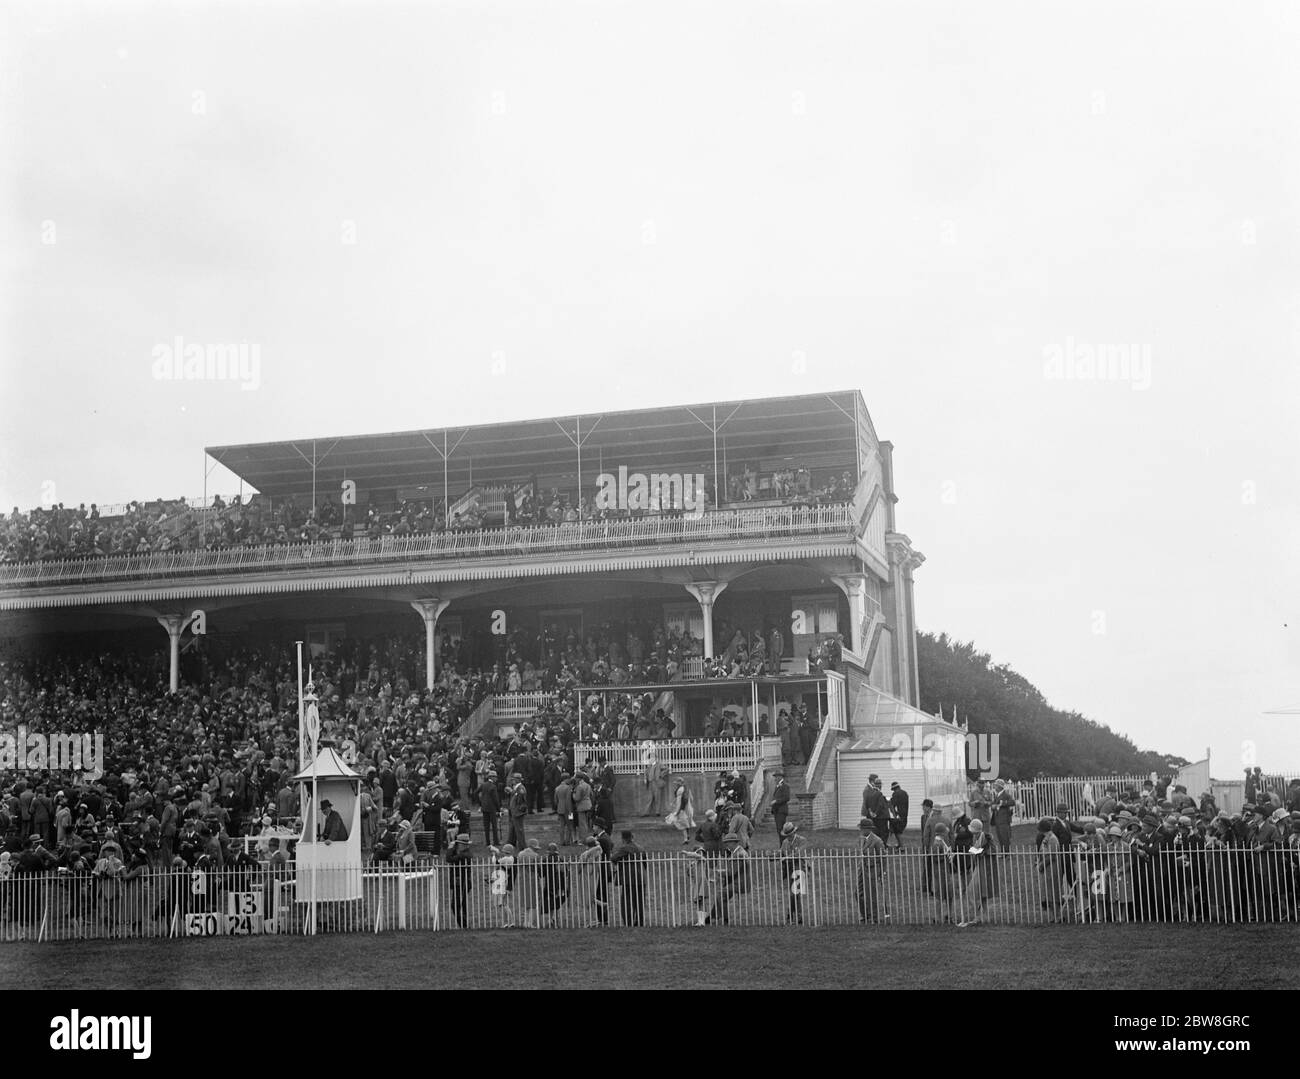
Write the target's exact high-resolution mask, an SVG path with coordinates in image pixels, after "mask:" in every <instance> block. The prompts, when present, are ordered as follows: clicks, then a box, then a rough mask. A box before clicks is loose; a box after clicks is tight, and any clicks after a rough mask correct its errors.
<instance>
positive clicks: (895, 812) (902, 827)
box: [884, 783, 911, 850]
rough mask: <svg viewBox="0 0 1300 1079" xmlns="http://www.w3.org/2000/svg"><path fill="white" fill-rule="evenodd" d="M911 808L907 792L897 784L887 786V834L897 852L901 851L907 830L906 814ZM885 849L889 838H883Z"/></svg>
mask: <svg viewBox="0 0 1300 1079" xmlns="http://www.w3.org/2000/svg"><path fill="white" fill-rule="evenodd" d="M910 807H911V802H910V799H909V798H908V794H907V791H905V790H903V788H902V787H900V786H899V785H898V784H897V783H891V784H890V785H889V808H890V811H891V812H890V817H889V833H890V835H892V836H893V837H894V842H895V844H896V845H897V847H898V849H899V850H902V849H903V833H904V832H905V831H906V830H907V812H908V809H909V808H910ZM884 840H885V847H886V848H888V847H889V836H885V837H884Z"/></svg>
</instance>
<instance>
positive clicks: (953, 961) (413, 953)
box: [0, 925, 1300, 989]
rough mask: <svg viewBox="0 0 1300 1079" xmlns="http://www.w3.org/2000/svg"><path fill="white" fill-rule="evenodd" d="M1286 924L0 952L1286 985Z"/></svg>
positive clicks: (883, 980)
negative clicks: (1155, 979) (1156, 979)
mask: <svg viewBox="0 0 1300 1079" xmlns="http://www.w3.org/2000/svg"><path fill="white" fill-rule="evenodd" d="M1297 969H1300V929H1297V928H1296V927H1293V926H1285V925H1242V926H1208V925H1165V926H1141V925H1130V926H1126V925H1092V926H1077V925H1076V926H1037V927H1029V926H979V927H975V928H973V929H969V930H960V929H955V928H951V927H947V926H944V927H939V926H916V927H909V928H900V929H876V928H872V929H870V930H867V929H862V928H857V927H843V928H833V929H830V928H828V929H812V928H806V927H805V928H799V929H787V930H774V929H749V928H739V927H732V928H727V927H721V926H718V927H710V928H708V929H700V930H696V929H694V928H690V929H686V928H684V929H676V930H673V929H642V930H636V929H609V930H600V931H597V930H547V931H542V932H538V931H526V930H499V931H487V932H472V933H457V932H443V933H433V932H410V933H388V934H382V935H379V936H374V935H367V934H357V935H353V936H329V937H326V936H321V937H315V938H310V939H309V938H305V937H261V938H248V939H234V938H229V937H226V938H215V939H210V940H199V939H195V940H178V941H83V942H69V943H58V944H42V945H32V944H6V945H0V989H13V988H18V987H23V988H27V989H30V988H32V987H33V986H42V985H44V986H52V987H53V986H59V987H67V986H85V987H88V988H102V989H109V988H178V989H184V988H196V989H197V988H202V989H217V988H222V989H234V988H238V989H301V988H303V987H304V985H308V986H310V987H311V988H320V989H340V988H371V989H375V988H385V989H386V988H391V987H393V986H403V987H413V988H414V987H423V988H457V989H479V988H484V989H486V988H505V987H508V986H509V985H510V982H509V980H508V979H506V978H504V976H503V971H513V972H527V977H528V982H529V984H530V985H541V986H546V985H553V984H557V983H556V981H555V980H553V979H554V978H560V977H562V976H563V977H566V978H567V979H568V984H574V985H581V986H583V987H585V988H592V989H619V988H638V989H657V988H669V987H675V988H681V987H683V986H689V987H690V988H694V989H714V988H752V989H758V988H777V987H779V988H783V989H814V988H816V989H852V988H873V989H987V988H989V986H990V984H991V979H992V978H994V977H995V976H996V977H997V978H998V979H999V984H1000V985H1001V986H1003V987H1006V988H1019V989H1116V988H1145V987H1149V986H1150V985H1151V984H1152V978H1153V977H1154V976H1157V975H1158V977H1159V980H1160V982H1161V984H1165V985H1177V986H1179V987H1180V988H1207V989H1233V988H1244V987H1246V986H1247V985H1249V986H1250V987H1251V988H1257V989H1283V988H1286V989H1290V988H1294V987H1295V984H1296V970H1297Z"/></svg>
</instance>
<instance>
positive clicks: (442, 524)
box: [0, 467, 853, 562]
mask: <svg viewBox="0 0 1300 1079" xmlns="http://www.w3.org/2000/svg"><path fill="white" fill-rule="evenodd" d="M506 489H507V490H509V491H511V492H514V493H512V494H511V495H510V496H509V497H506V498H505V499H504V516H502V515H501V514H499V513H498V514H496V515H493V516H491V518H490V519H489V514H488V513H487V511H486V510H485V508H484V507H482V506H481V505H480V504H479V503H477V502H476V501H474V500H472V499H471V500H467V501H466V502H465V504H464V505H463V506H460V507H459V508H454V511H453V512H451V513H448V512H447V510H446V508H445V506H444V503H443V500H442V499H424V500H419V501H416V500H402V501H400V502H399V503H398V504H397V505H395V506H394V507H393V508H392V509H391V510H385V509H383V508H381V507H379V506H374V505H370V506H352V505H344V504H342V503H341V502H340V501H339V499H338V498H336V497H335V496H333V495H329V496H326V497H325V498H323V499H321V500H320V501H319V502H318V503H317V505H316V506H315V508H312V507H311V506H310V505H307V506H306V507H304V506H303V505H301V504H300V503H299V501H297V500H295V499H292V498H285V499H277V500H270V499H267V498H264V497H263V496H261V495H256V494H255V495H251V496H250V497H248V498H246V499H245V498H242V497H240V496H238V495H236V496H233V497H231V498H230V499H229V500H227V499H225V498H223V497H222V496H220V495H215V496H213V498H212V501H211V503H210V505H208V506H207V507H206V509H205V508H198V509H196V508H194V507H193V506H192V505H190V503H189V501H188V500H186V499H183V498H182V499H174V500H168V499H155V500H153V501H149V502H131V503H129V504H128V505H127V506H125V507H124V508H122V509H121V510H120V512H117V513H116V515H114V516H111V517H110V516H106V515H104V514H102V513H101V511H100V509H99V507H98V505H97V504H95V503H92V504H91V505H90V506H89V507H87V506H86V505H85V504H84V503H82V504H80V505H78V506H76V507H71V506H65V505H64V504H63V503H61V502H60V503H56V504H54V505H52V506H49V507H38V508H36V509H32V510H30V511H28V512H23V511H21V510H19V508H18V507H17V506H15V507H14V508H13V510H12V511H11V512H10V513H9V514H8V515H7V516H0V562H31V561H53V560H61V559H87V558H97V557H103V556H109V555H133V554H139V555H144V554H150V553H153V552H165V551H196V550H220V549H225V548H232V547H267V546H286V545H291V544H303V543H317V542H322V541H327V540H354V539H362V538H365V539H370V540H378V539H382V538H383V537H385V536H397V537H403V536H418V535H430V534H433V533H437V532H443V531H447V530H452V531H463V530H478V529H483V528H486V527H506V528H510V527H522V526H546V525H558V524H564V523H575V522H581V521H593V520H603V519H608V518H611V517H620V516H628V515H630V513H629V511H627V510H617V509H609V508H603V507H602V508H598V507H597V503H596V499H595V497H594V494H589V495H583V496H582V497H580V498H579V497H575V496H573V495H572V494H566V493H564V492H562V491H561V490H559V489H558V488H551V489H550V490H549V491H546V490H543V489H542V488H539V487H538V486H537V484H536V483H535V482H533V483H528V484H524V485H521V486H515V485H506ZM727 494H728V496H729V498H730V501H731V502H732V503H736V504H743V503H746V502H750V501H754V500H769V499H775V500H779V501H781V502H785V503H792V504H795V505H812V504H816V503H821V502H842V501H847V500H848V499H849V498H851V497H852V494H853V481H852V477H851V475H850V473H848V472H843V473H841V474H833V473H831V472H827V474H826V476H825V478H824V480H823V481H822V482H820V483H814V481H813V478H812V473H811V472H810V471H809V470H808V469H806V468H802V467H801V468H797V469H796V468H784V469H780V470H777V471H774V472H764V473H762V474H760V473H759V472H758V471H756V470H755V469H754V468H752V467H747V468H745V469H744V470H743V471H742V472H739V473H733V474H731V475H730V476H728V478H727ZM706 498H707V502H708V504H709V505H712V504H713V494H712V491H711V490H709V491H708V492H707V494H706ZM308 502H310V500H308ZM636 512H638V513H639V512H642V511H636ZM645 512H648V511H645ZM665 512H671V511H665Z"/></svg>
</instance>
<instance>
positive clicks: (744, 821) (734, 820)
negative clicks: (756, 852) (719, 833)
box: [727, 808, 754, 850]
mask: <svg viewBox="0 0 1300 1079" xmlns="http://www.w3.org/2000/svg"><path fill="white" fill-rule="evenodd" d="M727 832H728V834H730V835H734V836H738V837H739V838H740V845H741V846H742V847H744V848H745V849H746V850H749V841H750V839H751V838H752V836H753V834H754V825H753V823H752V822H751V821H750V819H749V817H748V816H747V815H746V813H745V811H744V809H743V808H741V809H737V810H736V811H735V812H734V813H733V814H732V815H731V823H730V824H729V825H728V826H727Z"/></svg>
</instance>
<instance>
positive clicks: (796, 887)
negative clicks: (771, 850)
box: [778, 822, 809, 925]
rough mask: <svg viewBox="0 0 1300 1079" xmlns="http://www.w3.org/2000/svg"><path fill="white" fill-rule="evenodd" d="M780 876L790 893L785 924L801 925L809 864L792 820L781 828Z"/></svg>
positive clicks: (801, 839) (801, 840)
mask: <svg viewBox="0 0 1300 1079" xmlns="http://www.w3.org/2000/svg"><path fill="white" fill-rule="evenodd" d="M778 857H779V858H780V860H781V876H782V877H783V878H784V880H785V886H786V891H787V892H789V895H790V909H789V911H788V913H787V914H786V919H785V924H786V925H803V900H804V896H805V895H806V894H807V892H808V872H809V865H808V862H807V860H806V859H805V858H804V857H803V837H802V836H800V835H799V831H798V829H797V828H796V827H795V825H794V823H793V822H790V823H787V824H785V825H783V826H782V828H781V850H780V852H779V854H778Z"/></svg>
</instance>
